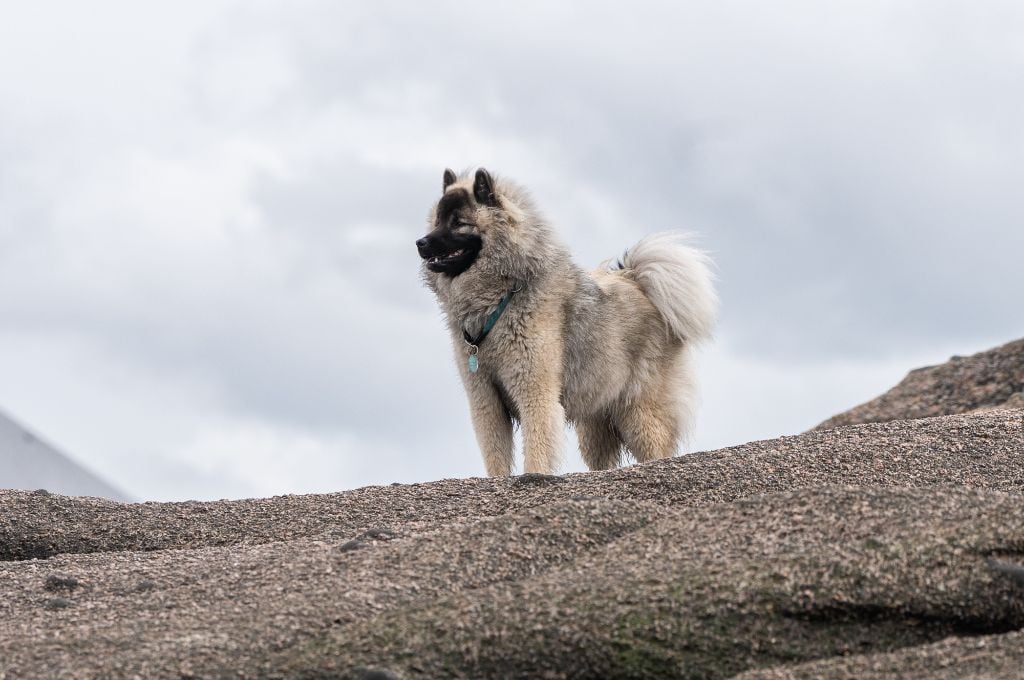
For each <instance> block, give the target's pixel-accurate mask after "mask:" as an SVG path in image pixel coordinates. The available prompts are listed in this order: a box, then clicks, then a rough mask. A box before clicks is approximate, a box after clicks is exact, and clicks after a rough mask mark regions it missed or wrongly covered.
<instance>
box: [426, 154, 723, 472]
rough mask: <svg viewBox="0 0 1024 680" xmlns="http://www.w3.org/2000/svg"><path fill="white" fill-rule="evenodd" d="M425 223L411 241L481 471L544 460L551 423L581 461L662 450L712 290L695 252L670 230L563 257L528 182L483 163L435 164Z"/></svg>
mask: <svg viewBox="0 0 1024 680" xmlns="http://www.w3.org/2000/svg"><path fill="white" fill-rule="evenodd" d="M428 221H429V226H430V231H429V233H428V234H427V235H426V236H424V237H423V238H420V239H419V240H417V241H416V247H417V249H418V250H419V254H420V257H421V258H422V273H423V278H424V280H425V282H426V284H427V286H428V287H429V288H430V289H431V290H432V291H433V292H434V294H435V295H436V296H437V300H438V302H439V303H440V306H441V310H442V311H443V313H444V316H445V319H446V320H447V324H448V328H449V330H450V332H451V336H452V342H453V343H454V347H455V354H456V359H457V362H456V363H457V364H458V367H459V373H460V375H461V376H462V382H463V385H465V388H466V395H467V397H468V398H469V408H470V413H471V415H472V420H473V429H474V430H475V432H476V439H477V442H478V444H479V446H480V451H481V453H482V455H483V459H484V464H485V466H486V468H487V473H488V474H489V475H510V474H512V471H513V464H514V452H513V439H512V428H513V424H514V423H517V422H518V423H520V424H521V427H522V439H523V456H524V464H523V471H524V472H534V473H546V474H551V473H553V472H555V471H556V470H557V469H558V467H559V464H560V462H561V455H562V448H563V440H564V438H565V427H564V426H565V423H566V421H568V422H569V423H570V424H572V425H574V426H575V428H576V432H577V436H578V439H579V444H580V452H581V454H582V455H583V460H584V461H585V462H586V464H587V466H588V467H589V468H590V469H591V470H602V469H607V468H612V467H615V466H618V465H620V464H621V463H622V462H623V454H624V452H628V453H630V454H631V455H632V456H633V458H635V460H636V461H637V462H644V461H649V460H653V459H656V458H667V457H670V456H672V455H674V454H675V453H676V448H677V446H678V444H679V441H680V440H681V439H683V438H685V437H687V436H688V435H689V434H690V432H691V429H692V426H693V415H694V409H695V405H696V404H695V401H696V386H695V379H694V370H693V367H692V363H691V351H690V350H691V348H692V347H693V346H694V345H695V344H696V343H699V342H700V341H702V340H705V339H707V338H708V337H709V336H710V334H711V331H712V326H713V325H714V319H715V309H716V306H717V298H716V295H715V291H714V287H713V285H712V276H711V274H710V271H709V267H710V261H709V259H708V257H707V256H706V255H705V254H704V253H702V252H701V251H699V250H696V249H694V248H692V247H690V246H688V245H686V243H685V242H684V240H683V239H682V237H680V236H678V235H675V234H656V235H653V236H648V237H646V238H644V239H643V240H641V241H640V242H639V243H637V244H636V245H634V246H633V247H632V248H630V249H628V250H627V251H626V252H625V254H624V255H623V256H622V258H621V259H620V260H618V262H616V263H614V264H608V263H606V264H605V265H603V266H601V267H600V268H598V269H596V270H594V271H590V272H587V271H584V270H583V269H581V268H579V267H577V266H576V265H575V264H573V261H572V259H571V258H570V256H569V252H568V250H567V249H566V247H565V246H563V245H562V243H561V242H560V241H559V240H558V238H557V237H556V236H555V234H554V232H553V231H552V229H551V227H550V226H549V225H548V224H547V222H546V221H545V220H544V218H543V217H542V216H541V214H540V213H539V212H538V210H537V208H536V207H535V206H534V203H533V201H532V200H531V198H530V196H529V194H528V193H527V192H526V191H525V190H524V189H523V188H521V187H520V186H518V185H517V184H515V183H513V182H511V181H509V180H507V179H504V178H501V177H497V176H494V175H492V174H490V173H489V172H487V170H484V169H483V168H481V169H479V170H477V171H476V173H475V174H473V175H472V176H470V174H469V173H464V174H463V175H461V176H458V175H456V174H455V173H454V172H452V171H451V170H445V171H444V180H443V194H442V196H441V199H440V200H439V201H438V202H437V204H436V205H435V206H433V208H432V209H431V210H430V215H429V218H428Z"/></svg>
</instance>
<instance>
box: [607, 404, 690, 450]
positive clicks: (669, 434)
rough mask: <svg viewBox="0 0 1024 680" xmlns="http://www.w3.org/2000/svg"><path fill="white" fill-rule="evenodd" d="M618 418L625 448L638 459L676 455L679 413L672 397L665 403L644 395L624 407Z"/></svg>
mask: <svg viewBox="0 0 1024 680" xmlns="http://www.w3.org/2000/svg"><path fill="white" fill-rule="evenodd" d="M645 396H646V395H645ZM617 420H618V426H619V430H620V432H622V437H623V440H624V441H625V444H626V448H627V449H629V451H630V453H632V454H633V456H634V457H635V458H636V462H638V463H645V462H647V461H649V460H656V459H658V458H671V457H672V456H674V455H675V453H676V444H677V442H678V439H679V415H678V414H677V413H676V409H675V408H674V407H673V405H672V403H671V401H669V402H668V403H666V402H664V401H660V400H655V399H652V398H650V397H649V396H648V397H647V398H642V399H641V400H639V401H637V402H635V403H632V404H630V405H629V406H627V407H625V408H624V409H623V411H622V412H621V413H620V414H619V417H618V419H617Z"/></svg>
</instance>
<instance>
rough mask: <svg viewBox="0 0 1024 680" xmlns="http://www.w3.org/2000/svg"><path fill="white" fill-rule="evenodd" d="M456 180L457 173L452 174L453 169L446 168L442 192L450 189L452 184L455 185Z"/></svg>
mask: <svg viewBox="0 0 1024 680" xmlns="http://www.w3.org/2000/svg"><path fill="white" fill-rule="evenodd" d="M456 179H457V178H456V177H455V173H454V172H452V169H451V168H445V169H444V185H443V186H442V187H441V191H442V192H444V191H447V190H448V187H450V186H451V185H452V184H455V180H456Z"/></svg>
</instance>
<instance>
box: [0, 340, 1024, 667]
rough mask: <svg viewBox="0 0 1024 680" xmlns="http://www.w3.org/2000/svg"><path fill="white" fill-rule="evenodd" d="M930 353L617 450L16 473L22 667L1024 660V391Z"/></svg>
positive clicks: (7, 529)
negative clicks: (652, 457)
mask: <svg viewBox="0 0 1024 680" xmlns="http://www.w3.org/2000/svg"><path fill="white" fill-rule="evenodd" d="M1014 345H1017V348H1016V349H1013V346H1014ZM1005 348H1011V349H1012V350H1013V351H1018V352H1019V351H1024V342H1020V343H1010V345H1007V346H1004V348H999V349H998V350H993V351H994V352H998V353H999V356H1000V357H1002V358H999V359H998V360H990V358H991V357H990V354H989V353H982V354H981V355H976V357H982V358H981V359H978V360H977V361H974V362H973V363H972V361H973V360H974V359H975V357H972V358H970V359H959V360H958V359H954V360H953V363H958V366H957V367H956V369H955V370H954V371H952V372H951V373H948V374H949V375H959V376H961V378H962V379H964V380H965V381H967V382H968V383H969V384H970V385H975V386H976V385H982V386H984V385H986V384H989V383H986V382H985V377H984V375H985V371H986V370H989V369H988V368H986V367H993V366H994V367H996V370H997V371H998V372H997V373H995V374H994V375H995V376H996V377H995V378H993V383H994V382H999V381H1002V380H1006V379H1008V378H1006V376H1010V377H1011V378H1012V377H1013V376H1015V375H1018V374H1019V373H1014V371H1017V370H1018V369H1019V370H1024V357H1020V363H1019V364H1018V365H1017V366H1016V368H1015V367H1014V365H1013V361H1012V360H1007V359H1005V356H1006V353H1005V352H1002V350H1005ZM928 370H929V371H933V372H934V373H932V374H930V375H931V376H932V377H928V378H927V379H925V378H924V377H921V376H919V377H917V378H915V379H914V383H913V384H916V385H918V386H919V387H920V388H921V389H925V388H929V389H939V390H940V391H941V392H942V395H940V396H936V395H934V394H917V395H915V394H913V393H912V389H911V387H908V384H907V381H904V383H901V385H900V386H898V387H897V388H894V393H895V394H891V395H889V397H888V400H887V401H884V402H880V403H881V404H882V405H879V404H875V405H874V406H871V407H870V408H869V409H865V408H864V407H858V408H859V409H861V410H860V411H859V412H858V410H857V409H854V410H852V411H850V412H849V413H850V414H854V413H855V412H857V413H858V414H859V415H852V416H849V415H847V414H843V416H845V417H848V418H850V419H851V420H853V419H856V418H858V417H860V418H863V419H873V420H876V421H883V422H873V423H869V424H860V425H844V426H841V427H837V428H833V429H824V430H817V431H812V432H809V433H806V434H802V435H799V436H795V437H782V438H779V439H774V440H766V441H759V442H751V443H749V444H745V445H742V446H737V447H732V448H729V449H724V450H720V451H712V452H704V453H697V454H691V455H688V456H683V457H679V458H675V459H671V460H666V461H659V462H656V463H651V464H646V465H638V466H632V467H629V468H624V469H621V470H614V471H608V472H598V473H586V474H572V475H564V476H560V477H548V476H537V475H525V476H522V477H516V478H512V479H498V480H492V479H464V480H443V481H439V482H433V483H429V484H414V485H393V486H387V487H371V488H366V489H357V490H354V491H348V492H343V493H337V494H327V495H310V496H286V497H278V498H270V499H258V500H243V501H221V502H215V503H142V504H120V503H113V502H109V501H103V500H100V499H93V498H69V497H64V496H57V495H51V494H47V493H45V492H14V491H0V678H15V677H39V676H47V677H51V676H53V677H60V676H67V677H132V676H141V677H225V676H237V677H352V678H373V677H376V678H395V677H398V678H415V677H424V678H427V677H430V678H433V677H473V678H476V677H550V678H558V677H635V678H653V677H694V678H698V677H700V678H703V677H732V676H737V675H738V676H740V677H744V678H758V677H766V678H767V677H770V678H777V677H787V678H789V677H835V678H843V677H893V676H901V675H902V676H904V677H918V678H919V677H935V678H947V677H948V678H953V677H957V678H960V677H977V678H981V677H1024V671H1022V669H1024V635H1022V632H1021V631H1022V630H1024V495H1022V492H1024V410H1015V409H1012V408H998V409H996V410H986V409H991V407H992V406H999V407H1008V406H1012V405H1013V401H1012V400H1013V399H1014V398H1015V397H1014V396H1013V395H1014V394H1016V393H1018V392H1019V389H1017V390H1016V391H1012V392H1009V393H1008V394H1007V395H1006V396H1005V397H1004V396H1003V392H1005V391H1007V390H1005V389H1003V388H985V389H991V392H990V394H991V395H995V396H990V397H986V398H984V399H978V398H975V397H972V396H971V395H973V394H977V393H979V392H977V391H976V390H975V388H974V387H971V388H970V389H967V388H949V389H947V387H946V386H947V385H948V384H949V380H952V378H946V377H942V378H941V379H940V378H938V377H934V376H936V375H940V374H941V375H947V373H943V371H947V372H948V371H949V367H947V368H946V369H943V367H937V368H933V369H928ZM915 373H918V372H915ZM915 373H912V374H911V376H910V377H908V380H910V379H911V377H914V375H915ZM921 375H922V376H923V375H924V374H921ZM1012 384H1013V385H1015V384H1016V383H1012ZM911 386H912V385H911ZM936 386H937V387H936ZM978 389H979V390H980V389H982V388H978ZM951 394H952V395H954V396H952V397H951V396H949V395H951ZM965 395H967V396H965ZM880 399H881V398H880ZM876 401H878V400H876ZM872 403H873V402H872ZM910 404H933V405H934V404H941V405H942V408H943V409H945V410H946V411H952V412H954V413H953V414H948V415H942V416H940V417H930V418H923V419H911V417H910V416H908V415H907V414H908V413H910V412H915V413H916V412H921V409H924V410H927V409H928V408H933V406H928V407H925V406H921V407H920V408H918V407H914V408H918V410H917V411H914V410H913V408H910V406H909V405H910ZM865 406H867V405H865ZM886 409H888V410H886ZM958 410H959V412H957V411H958ZM893 414H896V415H895V417H887V416H890V415H893Z"/></svg>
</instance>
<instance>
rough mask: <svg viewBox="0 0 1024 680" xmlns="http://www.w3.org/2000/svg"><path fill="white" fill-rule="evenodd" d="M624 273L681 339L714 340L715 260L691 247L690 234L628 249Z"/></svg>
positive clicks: (655, 236) (655, 238) (651, 240)
mask: <svg viewBox="0 0 1024 680" xmlns="http://www.w3.org/2000/svg"><path fill="white" fill-rule="evenodd" d="M619 264H620V267H621V269H622V274H623V275H624V276H627V277H629V278H631V279H633V280H634V281H636V282H637V284H639V286H640V289H641V290H642V291H643V292H644V294H645V295H646V296H647V299H649V300H650V301H651V304H653V305H654V307H655V309H657V310H658V312H659V313H660V314H661V316H662V318H664V319H665V323H666V324H668V327H669V330H670V331H671V332H672V333H673V334H674V335H675V336H676V337H678V338H680V339H681V340H684V341H687V342H691V343H699V342H701V341H703V340H707V339H709V338H710V337H711V334H712V331H713V329H714V325H715V317H716V315H717V309H718V295H717V294H716V293H715V287H714V276H713V275H712V273H711V258H709V257H708V256H707V254H706V253H704V252H703V251H701V250H698V249H696V248H694V247H692V246H690V245H689V244H688V243H687V242H686V236H685V235H684V234H679V233H674V232H665V233H661V234H652V235H651V236H647V237H645V238H643V239H642V240H641V241H640V242H639V243H637V244H636V245H635V246H633V247H632V248H630V249H629V250H627V251H626V253H625V254H624V255H623V256H622V259H621V260H620V261H619Z"/></svg>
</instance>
